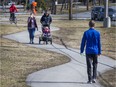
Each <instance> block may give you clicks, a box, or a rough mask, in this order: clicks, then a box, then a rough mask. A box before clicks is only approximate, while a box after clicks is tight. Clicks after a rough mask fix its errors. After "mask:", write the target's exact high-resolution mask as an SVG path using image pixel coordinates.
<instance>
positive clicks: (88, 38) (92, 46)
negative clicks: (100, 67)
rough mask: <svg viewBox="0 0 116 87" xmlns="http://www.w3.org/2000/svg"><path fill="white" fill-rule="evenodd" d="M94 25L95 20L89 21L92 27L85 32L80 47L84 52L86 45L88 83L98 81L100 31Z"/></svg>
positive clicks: (81, 51)
mask: <svg viewBox="0 0 116 87" xmlns="http://www.w3.org/2000/svg"><path fill="white" fill-rule="evenodd" d="M94 26H95V22H94V21H93V20H91V21H90V22H89V27H90V28H89V29H88V30H87V31H85V32H84V34H83V38H82V42H81V47H80V53H81V54H82V53H83V52H84V48H85V46H86V51H85V54H86V63H87V74H88V83H92V82H93V83H95V82H96V77H97V64H98V55H100V54H101V41H100V33H99V32H98V31H97V30H95V28H94ZM92 65H93V67H92ZM92 68H93V69H92Z"/></svg>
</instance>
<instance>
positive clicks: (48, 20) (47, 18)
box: [40, 11, 52, 29]
mask: <svg viewBox="0 0 116 87" xmlns="http://www.w3.org/2000/svg"><path fill="white" fill-rule="evenodd" d="M40 22H41V24H42V27H44V26H48V27H49V29H50V24H51V23H52V17H51V16H50V14H49V13H48V12H47V11H45V13H44V15H43V16H42V17H41V19H40Z"/></svg>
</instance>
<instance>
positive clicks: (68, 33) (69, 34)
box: [52, 20, 116, 87]
mask: <svg viewBox="0 0 116 87" xmlns="http://www.w3.org/2000/svg"><path fill="white" fill-rule="evenodd" d="M88 22H89V20H72V21H68V20H56V21H54V23H53V25H54V26H56V27H60V30H59V31H54V32H53V33H52V35H53V38H54V41H55V43H58V44H62V43H61V41H60V39H62V40H63V42H64V43H65V45H67V47H72V48H76V49H80V44H81V38H82V35H83V33H84V31H86V30H87V29H88V28H89V27H88ZM96 29H97V30H98V31H99V32H100V33H101V43H102V55H105V56H109V57H110V58H112V59H114V60H116V55H115V52H116V50H115V47H116V45H115V42H116V34H115V33H116V32H115V31H116V28H115V27H111V28H109V29H106V28H103V23H102V22H96ZM109 72H110V73H109ZM109 72H106V73H104V74H105V75H104V74H103V78H105V79H106V80H107V81H108V82H109V84H110V83H111V85H112V87H115V79H116V74H115V70H112V71H109ZM109 79H112V80H109ZM100 81H102V80H100ZM105 84H106V83H105ZM106 85H107V84H106ZM105 87H106V86H105ZM107 87H109V86H107Z"/></svg>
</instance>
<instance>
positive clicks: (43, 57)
mask: <svg viewBox="0 0 116 87" xmlns="http://www.w3.org/2000/svg"><path fill="white" fill-rule="evenodd" d="M21 20H23V19H21ZM22 23H26V21H25V20H24V21H23V22H22ZM26 29H27V28H26V26H20V29H18V28H17V27H16V26H15V25H14V24H12V25H9V24H8V25H7V22H6V24H0V87H28V86H27V85H26V83H25V79H26V77H27V75H29V74H30V73H32V72H35V71H38V70H41V69H45V68H49V67H53V66H56V65H60V64H63V63H67V62H69V61H70V59H69V58H67V57H66V56H64V55H61V54H57V53H54V52H50V51H46V50H42V49H37V48H33V47H28V46H26V45H23V44H21V43H17V42H15V41H12V40H8V39H4V38H2V35H6V34H11V33H15V32H19V31H23V30H26Z"/></svg>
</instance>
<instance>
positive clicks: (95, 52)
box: [10, 5, 101, 84]
mask: <svg viewBox="0 0 116 87" xmlns="http://www.w3.org/2000/svg"><path fill="white" fill-rule="evenodd" d="M10 10H11V11H10V13H11V15H10V16H14V11H17V9H16V7H15V6H14V5H12V6H11V8H10ZM51 22H52V18H51V16H50V14H49V13H48V12H47V11H46V12H45V13H44V14H43V16H42V17H41V19H40V23H41V24H42V25H48V27H49V28H50V24H51ZM27 27H28V32H29V39H30V42H29V43H30V44H34V34H35V31H36V30H38V25H37V21H36V18H35V17H34V14H33V13H31V14H30V17H28V20H27ZM89 27H90V28H89V29H88V30H87V31H85V32H84V34H83V37H82V41H81V46H80V54H82V53H83V52H84V49H85V54H86V64H87V74H88V82H87V83H90V84H91V83H95V82H96V78H97V64H98V56H99V55H100V54H101V42H100V33H99V32H98V31H97V30H96V29H95V22H94V21H93V20H91V21H90V22H89Z"/></svg>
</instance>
